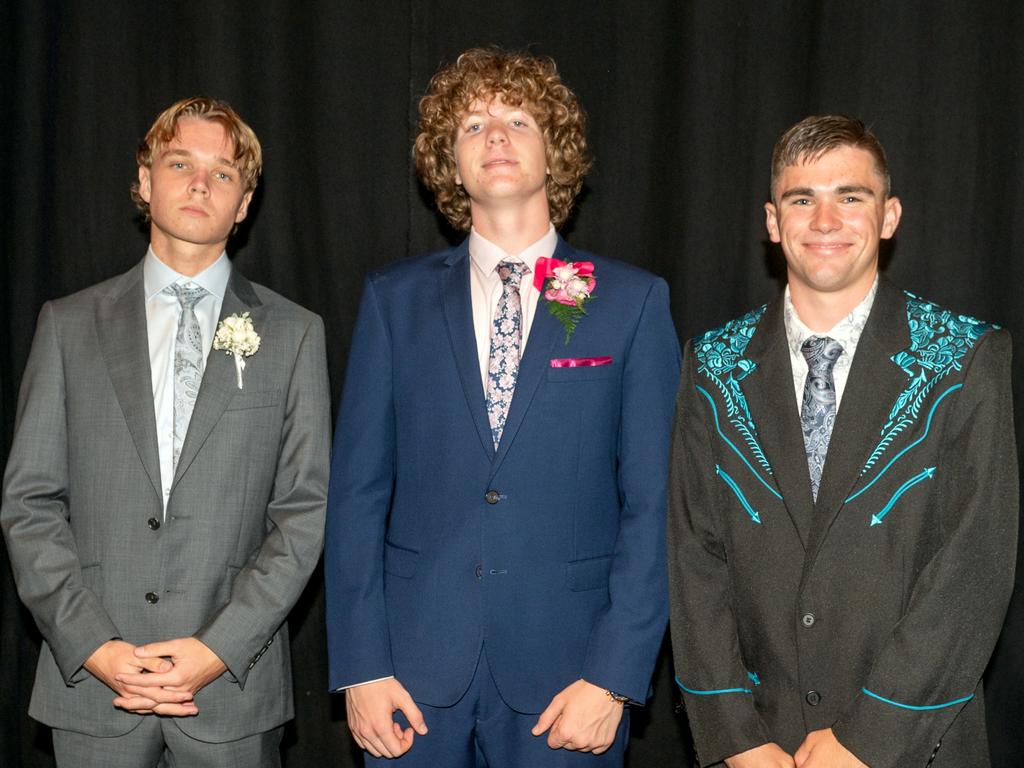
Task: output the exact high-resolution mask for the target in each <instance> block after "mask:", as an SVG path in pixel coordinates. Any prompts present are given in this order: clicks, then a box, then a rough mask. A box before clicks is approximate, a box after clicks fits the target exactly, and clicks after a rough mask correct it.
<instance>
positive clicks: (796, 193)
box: [780, 184, 875, 200]
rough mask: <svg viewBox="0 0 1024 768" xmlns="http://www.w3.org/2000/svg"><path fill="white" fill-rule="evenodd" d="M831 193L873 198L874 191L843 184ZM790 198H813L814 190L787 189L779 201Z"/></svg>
mask: <svg viewBox="0 0 1024 768" xmlns="http://www.w3.org/2000/svg"><path fill="white" fill-rule="evenodd" d="M832 193H833V194H836V195H849V194H858V195H867V196H868V197H874V195H875V190H873V189H872V188H871V187H865V186H864V185H863V184H845V185H843V186H840V187H836V188H835V189H834V190H832ZM791 197H814V190H813V189H811V188H810V187H793V188H792V189H787V190H786V191H785V192H783V193H782V195H781V197H780V199H781V200H787V199H789V198H791Z"/></svg>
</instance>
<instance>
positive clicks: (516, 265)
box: [498, 261, 526, 289]
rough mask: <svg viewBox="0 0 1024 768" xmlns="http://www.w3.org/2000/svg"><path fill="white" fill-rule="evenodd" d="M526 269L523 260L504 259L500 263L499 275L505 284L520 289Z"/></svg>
mask: <svg viewBox="0 0 1024 768" xmlns="http://www.w3.org/2000/svg"><path fill="white" fill-rule="evenodd" d="M525 269H526V265H525V264H523V262H521V261H502V262H499V263H498V277H500V278H501V282H503V283H504V284H505V285H507V286H510V287H512V288H516V289H518V288H519V283H520V281H521V280H522V279H523V272H524V271H525Z"/></svg>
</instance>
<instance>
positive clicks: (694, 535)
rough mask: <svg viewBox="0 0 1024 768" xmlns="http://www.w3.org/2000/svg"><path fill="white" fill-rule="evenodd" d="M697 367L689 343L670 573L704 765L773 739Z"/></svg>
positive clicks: (681, 672)
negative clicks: (737, 609) (755, 688)
mask: <svg viewBox="0 0 1024 768" xmlns="http://www.w3.org/2000/svg"><path fill="white" fill-rule="evenodd" d="M695 366H696V363H695V361H694V355H693V348H692V343H691V344H687V347H686V354H685V362H684V365H683V377H682V382H681V384H680V387H679V394H678V397H677V400H676V416H675V427H674V430H673V438H672V458H671V463H670V464H671V469H670V473H669V515H668V553H669V554H668V574H669V590H670V608H671V628H672V651H673V657H674V660H675V668H676V683H677V684H678V685H679V687H680V689H681V690H682V693H683V701H684V703H685V705H686V713H687V716H688V717H689V721H690V730H691V731H692V733H693V739H694V745H695V747H696V751H697V754H698V757H699V760H700V764H701V765H711V764H714V763H718V762H720V761H722V760H723V759H725V758H727V757H731V756H732V755H736V754H739V753H740V752H745V751H746V750H748V749H753V748H754V747H757V746H760V745H762V744H766V743H768V742H769V741H771V738H770V737H769V735H768V729H767V727H766V726H765V724H764V723H763V722H762V720H761V717H760V715H759V714H758V712H757V709H756V708H755V706H754V696H753V695H752V689H751V686H750V680H749V678H748V673H747V667H746V666H745V664H744V661H743V658H742V655H741V653H740V645H739V635H738V632H737V627H736V619H735V616H734V614H733V609H732V606H733V605H735V601H734V600H733V596H732V591H731V586H730V584H731V579H730V575H729V564H728V561H727V557H726V548H725V544H724V541H723V539H722V535H721V533H720V526H719V520H720V517H721V512H722V510H721V504H722V497H721V494H720V493H719V490H718V487H717V486H716V485H715V484H714V479H715V478H716V474H715V459H714V450H713V445H712V440H711V421H710V415H709V413H708V410H707V404H706V403H705V402H701V400H700V396H699V394H698V392H697V390H696V369H695Z"/></svg>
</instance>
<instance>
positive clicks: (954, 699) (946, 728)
mask: <svg viewBox="0 0 1024 768" xmlns="http://www.w3.org/2000/svg"><path fill="white" fill-rule="evenodd" d="M1009 370H1010V339H1009V334H1007V333H1006V332H1005V331H1002V330H998V329H997V328H995V327H993V326H991V325H986V324H984V323H980V322H978V321H976V320H973V319H972V318H968V317H965V316H963V315H957V314H955V313H952V312H949V311H947V310H944V309H942V308H941V307H938V306H936V305H934V304H932V303H930V302H927V301H924V300H922V299H918V298H917V297H914V296H912V295H910V294H904V293H902V292H900V291H898V290H896V289H895V288H893V287H892V286H891V285H889V284H888V283H886V282H885V281H883V282H882V284H881V286H880V288H879V291H878V295H877V297H876V299H875V304H874V306H873V308H872V312H871V316H870V318H869V319H868V322H867V325H866V327H865V329H864V331H863V334H862V336H861V339H860V342H859V344H858V347H857V353H856V356H855V357H854V360H853V366H852V368H851V370H850V377H849V379H848V382H847V386H846V391H845V394H844V396H843V401H842V404H841V406H840V408H839V411H838V414H837V419H836V423H835V427H834V429H833V432H832V439H831V444H830V447H829V452H828V457H827V462H826V464H825V468H824V472H823V474H822V483H821V488H820V490H819V493H818V499H817V502H816V503H815V502H814V501H812V498H811V492H810V481H809V479H808V471H807V461H806V458H805V454H804V445H803V436H802V433H801V430H800V420H799V415H798V411H797V405H796V399H795V397H794V395H793V380H792V372H791V365H790V360H789V349H788V347H787V344H786V336H785V328H784V323H783V318H782V299H781V297H780V298H779V299H778V300H777V301H775V302H773V303H772V304H770V305H768V306H767V307H762V308H761V309H759V310H755V311H754V312H751V313H749V314H748V315H746V316H744V317H742V318H739V319H737V320H734V321H732V322H730V323H729V324H727V325H726V326H725V327H723V328H720V329H717V330H715V331H711V332H709V333H707V334H705V335H703V336H701V337H698V338H697V339H694V340H693V341H692V342H691V343H690V344H689V345H688V347H687V350H686V365H685V371H684V375H683V381H682V385H681V387H680V391H679V398H678V405H677V419H676V435H675V441H674V448H673V459H672V480H671V482H670V523H669V575H670V583H671V592H670V594H671V603H672V605H671V607H672V614H671V618H672V636H673V649H674V654H675V664H676V671H677V682H678V683H679V686H680V688H681V690H682V691H683V696H684V700H685V703H686V709H687V714H688V716H689V719H690V725H691V728H692V730H693V733H694V739H695V742H696V747H697V751H698V753H699V755H700V757H701V763H702V765H707V764H713V763H715V762H717V761H720V760H722V759H723V758H725V757H728V756H730V755H733V754H736V753H738V752H742V751H745V750H747V749H750V748H752V747H755V746H757V745H759V744H762V743H765V742H767V741H775V742H777V743H778V744H780V745H781V746H782V747H783V749H786V750H787V751H789V752H790V753H791V754H792V752H793V750H795V749H796V748H797V746H798V745H799V744H800V742H801V741H802V740H803V738H804V736H805V735H806V734H807V733H808V732H809V731H812V730H817V729H821V728H829V727H831V728H833V729H834V731H835V733H836V736H837V737H838V738H839V740H840V741H841V742H842V743H843V744H844V745H845V746H846V747H848V748H849V749H850V750H851V751H852V752H853V753H854V754H856V755H857V756H858V757H859V758H860V759H861V760H862V761H863V762H865V763H867V764H868V765H870V766H871V767H872V768H913V767H914V766H919V767H921V768H923V766H925V765H926V764H929V765H933V766H935V768H938V767H939V766H949V767H950V768H954V767H955V768H973V767H974V766H986V765H988V747H987V741H986V734H985V722H984V701H983V698H982V685H981V676H982V672H983V671H984V669H985V665H986V662H987V661H988V658H989V655H990V654H991V651H992V648H993V646H994V645H995V641H996V637H997V636H998V634H999V629H1000V627H1001V625H1002V621H1003V616H1004V613H1005V610H1006V605H1007V602H1008V600H1009V596H1010V591H1011V589H1012V586H1013V566H1014V555H1015V551H1016V547H1015V541H1016V531H1017V514H1018V511H1017V461H1016V455H1015V446H1014V436H1013V434H1014V433H1013V414H1012V404H1011V392H1010V377H1009ZM930 761H931V762H930Z"/></svg>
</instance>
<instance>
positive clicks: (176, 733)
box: [53, 715, 284, 768]
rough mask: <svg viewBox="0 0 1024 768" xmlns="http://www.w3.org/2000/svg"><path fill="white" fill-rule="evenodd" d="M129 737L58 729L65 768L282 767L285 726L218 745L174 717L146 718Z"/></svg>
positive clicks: (57, 750)
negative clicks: (188, 732)
mask: <svg viewBox="0 0 1024 768" xmlns="http://www.w3.org/2000/svg"><path fill="white" fill-rule="evenodd" d="M140 717H141V718H142V722H140V723H139V725H138V727H137V728H133V729H132V730H131V731H129V732H128V733H126V734H124V735H123V736H114V737H112V738H103V737H100V736H89V735H87V734H84V733H76V732H75V731H65V730H61V729H59V728H54V729H53V752H54V756H55V757H56V758H57V765H58V766H59V768H280V765H281V736H282V735H283V733H284V726H279V727H277V728H272V729H271V730H269V731H264V732H263V733H257V734H255V735H253V736H246V737H244V738H241V739H237V740H236V741H227V742H223V743H219V744H212V743H208V742H205V741H199V740H198V739H193V738H192V737H191V736H188V735H186V734H185V733H183V732H182V730H181V729H180V728H179V727H178V726H177V724H176V723H175V721H174V720H175V719H174V718H171V717H159V716H157V715H142V716H140Z"/></svg>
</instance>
